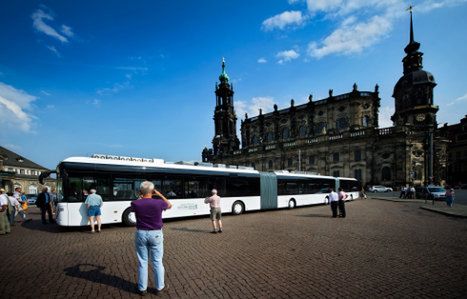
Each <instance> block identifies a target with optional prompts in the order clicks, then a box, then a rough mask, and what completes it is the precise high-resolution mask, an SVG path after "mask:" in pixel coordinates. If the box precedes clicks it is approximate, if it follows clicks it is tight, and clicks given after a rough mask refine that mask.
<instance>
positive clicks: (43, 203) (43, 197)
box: [36, 187, 55, 224]
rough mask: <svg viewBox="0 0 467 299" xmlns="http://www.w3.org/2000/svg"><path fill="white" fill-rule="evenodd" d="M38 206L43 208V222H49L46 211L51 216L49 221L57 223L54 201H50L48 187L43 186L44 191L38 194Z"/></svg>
mask: <svg viewBox="0 0 467 299" xmlns="http://www.w3.org/2000/svg"><path fill="white" fill-rule="evenodd" d="M36 206H37V207H38V208H40V209H41V219H42V224H47V220H46V218H45V214H46V213H47V214H48V216H49V223H55V221H54V218H53V215H52V203H51V202H50V195H49V192H48V188H47V187H44V188H42V192H41V193H39V195H38V196H37V200H36Z"/></svg>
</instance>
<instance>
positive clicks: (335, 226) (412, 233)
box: [0, 200, 467, 298]
mask: <svg viewBox="0 0 467 299" xmlns="http://www.w3.org/2000/svg"><path fill="white" fill-rule="evenodd" d="M347 213H348V217H347V218H345V219H339V218H338V219H333V218H330V217H329V215H330V209H329V207H328V206H318V207H306V208H298V209H293V210H279V211H269V212H259V213H248V214H245V215H240V216H226V217H224V224H225V230H224V233H223V234H216V235H213V234H210V233H209V231H210V226H209V225H210V223H209V220H208V219H207V218H197V219H183V220H175V221H169V222H167V223H166V225H165V229H164V234H165V259H164V262H165V266H166V271H167V277H166V281H167V282H168V284H169V285H170V289H169V290H168V291H167V292H166V293H163V294H160V295H159V296H160V297H165V298H167V297H170V298H310V297H323V298H337V297H340V298H342V297H348V298H362V297H397V298H399V297H427V298H431V297H443V298H466V297H467V220H466V219H456V218H450V217H445V216H443V215H439V214H435V213H431V212H429V211H425V210H422V209H419V207H418V205H414V204H409V203H407V204H404V203H394V202H386V201H376V200H360V201H355V202H352V203H349V204H347ZM31 215H32V217H33V218H34V220H33V221H31V222H29V223H25V224H23V225H21V224H17V225H16V226H15V227H13V230H12V234H11V235H8V236H0V252H1V257H2V263H1V265H0V269H1V271H0V281H1V283H0V298H139V296H138V295H137V294H135V293H134V291H135V288H136V256H135V252H134V247H133V246H134V239H133V234H134V230H135V229H134V228H126V227H123V226H119V225H111V226H105V227H104V229H103V232H102V233H101V234H89V233H87V230H86V229H84V228H73V229H63V228H59V227H57V226H54V225H47V226H43V225H41V224H40V222H39V220H38V217H39V215H38V213H37V211H36V210H33V211H32V212H31ZM150 285H151V286H153V285H154V284H153V279H152V277H151V278H150ZM149 291H150V292H153V291H154V290H153V289H150V290H149ZM149 296H156V295H153V294H150V295H149Z"/></svg>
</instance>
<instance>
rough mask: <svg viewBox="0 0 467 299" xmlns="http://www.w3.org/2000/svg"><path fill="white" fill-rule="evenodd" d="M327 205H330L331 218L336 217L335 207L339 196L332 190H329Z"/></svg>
mask: <svg viewBox="0 0 467 299" xmlns="http://www.w3.org/2000/svg"><path fill="white" fill-rule="evenodd" d="M328 196H329V204H330V205H331V211H332V217H333V218H336V217H337V206H338V205H339V196H338V195H337V193H336V192H335V191H334V189H333V188H329V195H328Z"/></svg>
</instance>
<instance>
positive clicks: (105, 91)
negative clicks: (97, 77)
mask: <svg viewBox="0 0 467 299" xmlns="http://www.w3.org/2000/svg"><path fill="white" fill-rule="evenodd" d="M130 87H131V84H130V81H124V82H120V83H115V84H113V85H112V87H105V88H100V89H98V90H97V91H96V93H97V94H98V95H101V96H104V95H112V94H116V93H119V92H120V91H122V90H125V89H128V88H130Z"/></svg>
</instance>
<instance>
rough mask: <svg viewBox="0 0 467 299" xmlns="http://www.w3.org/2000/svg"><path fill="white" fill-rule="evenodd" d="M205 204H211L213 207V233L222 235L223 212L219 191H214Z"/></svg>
mask: <svg viewBox="0 0 467 299" xmlns="http://www.w3.org/2000/svg"><path fill="white" fill-rule="evenodd" d="M204 203H207V204H209V206H210V207H211V221H212V231H211V233H213V234H216V233H218V232H219V233H222V211H221V198H220V196H219V195H217V190H216V189H212V191H211V196H210V197H206V199H205V200H204Z"/></svg>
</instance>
